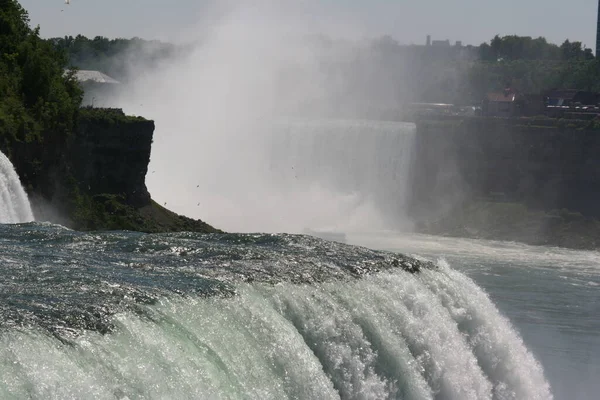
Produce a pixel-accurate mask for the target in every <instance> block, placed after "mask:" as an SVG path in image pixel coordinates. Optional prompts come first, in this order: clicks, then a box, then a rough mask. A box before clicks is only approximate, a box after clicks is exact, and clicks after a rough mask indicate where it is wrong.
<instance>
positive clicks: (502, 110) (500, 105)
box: [483, 89, 521, 117]
mask: <svg viewBox="0 0 600 400" xmlns="http://www.w3.org/2000/svg"><path fill="white" fill-rule="evenodd" d="M520 108H521V107H520V102H519V96H518V94H517V93H516V92H514V91H513V90H511V89H504V90H503V91H502V92H495V93H488V94H487V96H486V98H485V100H484V102H483V113H484V114H485V115H489V116H491V117H513V116H515V115H518V114H519V110H520Z"/></svg>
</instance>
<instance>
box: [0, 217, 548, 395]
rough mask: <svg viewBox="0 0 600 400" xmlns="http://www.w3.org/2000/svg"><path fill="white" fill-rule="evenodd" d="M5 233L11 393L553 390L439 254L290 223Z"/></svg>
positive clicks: (4, 386)
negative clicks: (229, 228) (206, 231)
mask: <svg viewBox="0 0 600 400" xmlns="http://www.w3.org/2000/svg"><path fill="white" fill-rule="evenodd" d="M0 238H1V239H0V240H1V241H2V243H1V247H0V263H1V265H2V268H3V273H2V274H1V275H0V288H1V290H0V313H1V319H0V321H1V322H0V323H1V328H0V342H1V345H0V398H34V399H64V398H101V399H102V398H105V399H158V398H178V399H180V398H181V399H183V398H190V399H197V398H261V399H282V398H296V399H315V398H343V399H373V398H404V399H434V398H435V399H486V398H489V399H492V398H493V399H512V398H518V399H546V398H550V397H551V395H550V388H549V386H548V383H547V382H546V380H545V378H544V375H543V370H542V367H541V366H540V365H539V364H538V362H537V361H536V360H535V358H534V357H533V355H532V354H531V353H530V352H529V351H528V349H527V346H526V345H525V344H524V343H523V341H522V339H521V338H520V336H519V334H518V333H517V331H515V329H514V328H513V327H512V326H511V323H510V322H509V320H508V319H506V318H505V317H504V316H503V315H502V314H501V313H500V312H499V311H498V310H497V309H496V307H495V306H494V304H493V303H492V301H490V299H489V298H488V296H487V294H486V293H485V292H484V291H483V290H481V289H480V288H479V287H478V286H477V285H476V284H475V283H474V282H473V281H472V280H471V279H469V278H468V277H467V276H465V275H463V274H462V273H460V272H457V271H455V270H453V269H452V268H450V267H448V266H447V265H444V264H443V263H442V264H440V265H439V266H435V265H433V264H427V263H424V264H423V263H418V262H417V261H415V260H412V259H408V258H405V257H402V256H399V255H394V254H392V253H387V252H378V251H372V250H368V249H366V248H361V247H354V246H349V245H344V244H337V243H332V242H326V241H322V240H320V239H315V238H310V237H307V236H290V235H269V234H261V235H242V234H235V235H199V234H188V233H181V234H163V235H146V234H140V233H126V232H112V233H110V232H108V233H76V232H72V231H69V230H66V229H64V228H62V227H59V226H53V225H46V224H25V225H3V226H0ZM415 268H419V269H420V272H417V273H410V272H407V270H414V269H415Z"/></svg>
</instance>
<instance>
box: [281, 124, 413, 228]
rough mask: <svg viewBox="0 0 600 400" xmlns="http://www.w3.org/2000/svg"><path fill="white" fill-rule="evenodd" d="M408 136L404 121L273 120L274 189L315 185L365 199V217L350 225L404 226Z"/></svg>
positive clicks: (410, 140)
mask: <svg viewBox="0 0 600 400" xmlns="http://www.w3.org/2000/svg"><path fill="white" fill-rule="evenodd" d="M414 137H415V126H414V125H413V124H409V123H400V122H385V121H362V120H279V121H278V122H277V123H276V124H275V128H274V131H273V134H272V136H271V146H272V147H271V148H272V152H271V165H270V166H269V170H270V171H271V173H272V175H273V181H274V182H276V186H277V187H279V188H280V190H283V191H286V190H287V191H296V192H298V191H309V190H310V189H311V188H312V187H315V186H319V187H322V188H327V190H329V191H330V192H333V193H338V194H342V195H344V196H346V197H347V198H351V199H353V201H354V203H355V204H356V205H363V206H364V205H368V206H369V207H370V208H371V209H372V211H373V213H372V215H370V216H369V217H370V220H368V221H365V220H363V221H360V224H359V225H358V226H355V227H354V228H356V229H359V230H362V231H364V230H368V229H372V228H391V229H399V228H404V227H407V225H408V224H409V220H408V218H407V206H408V201H409V199H410V178H411V175H410V172H411V163H412V158H411V157H412V154H413V151H414V149H413V146H414ZM315 207H319V204H315ZM352 211H356V210H352ZM350 217H351V215H346V216H344V218H343V219H346V220H347V219H348V218H350ZM339 227H340V228H342V229H348V228H350V229H352V227H348V226H343V225H342V226H339ZM310 228H320V227H319V226H311V227H310ZM330 228H336V227H330Z"/></svg>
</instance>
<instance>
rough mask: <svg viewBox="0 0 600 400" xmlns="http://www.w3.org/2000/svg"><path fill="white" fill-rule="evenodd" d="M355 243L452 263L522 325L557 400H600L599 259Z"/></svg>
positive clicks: (552, 252) (489, 245)
mask: <svg viewBox="0 0 600 400" xmlns="http://www.w3.org/2000/svg"><path fill="white" fill-rule="evenodd" d="M348 239H349V241H350V242H352V243H356V244H362V245H366V246H369V247H372V248H379V249H386V250H391V251H394V252H402V253H406V254H414V255H419V256H421V257H425V258H429V259H432V260H440V259H442V260H445V261H444V262H448V263H449V264H450V265H451V266H452V268H453V269H456V270H458V271H460V272H462V273H464V274H466V275H467V276H469V277H470V278H472V279H473V280H474V281H475V282H477V284H479V285H481V287H482V288H484V289H485V290H486V291H487V292H488V293H489V294H490V297H491V299H492V300H493V301H494V303H495V304H496V305H497V306H498V308H499V309H500V311H501V312H502V313H503V314H504V315H506V316H507V317H508V318H509V319H510V320H511V322H512V323H513V324H514V325H515V326H516V328H517V329H518V331H519V332H520V334H521V335H522V336H523V339H524V340H525V343H526V344H527V347H528V348H529V349H530V350H531V351H532V352H533V353H534V355H535V356H536V358H537V359H538V360H540V361H541V363H542V365H543V366H544V371H545V373H546V377H547V378H548V380H549V382H550V384H551V386H552V390H553V393H554V395H555V398H557V399H573V400H584V399H585V400H591V399H597V398H598V393H600V382H599V381H598V377H599V376H600V290H599V289H600V253H598V252H594V251H576V250H568V249H561V248H556V247H536V246H527V245H523V244H518V243H507V242H491V241H480V240H468V239H455V238H442V237H434V236H427V235H408V234H396V233H390V232H388V233H377V234H356V235H350V236H348Z"/></svg>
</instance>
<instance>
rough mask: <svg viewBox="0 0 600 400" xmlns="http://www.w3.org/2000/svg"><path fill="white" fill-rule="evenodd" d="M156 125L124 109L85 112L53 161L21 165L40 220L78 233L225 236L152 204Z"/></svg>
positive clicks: (23, 161) (24, 161)
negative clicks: (151, 164)
mask: <svg viewBox="0 0 600 400" xmlns="http://www.w3.org/2000/svg"><path fill="white" fill-rule="evenodd" d="M153 133H154V122H153V121H150V120H146V119H144V118H141V117H131V116H127V115H125V114H124V113H123V111H122V110H120V109H101V108H82V109H80V111H79V114H78V117H77V121H76V124H75V129H74V132H73V133H72V134H71V135H70V136H69V137H68V138H67V140H66V141H65V142H64V143H63V145H62V146H60V148H58V149H52V148H51V146H49V148H48V149H47V151H48V153H49V154H54V155H55V157H54V158H53V159H50V160H48V159H46V160H44V162H43V165H44V168H43V169H37V170H34V171H33V172H31V171H32V168H31V166H28V165H27V164H29V163H30V162H33V163H35V162H36V161H35V160H31V159H29V162H28V161H27V158H24V159H20V160H15V166H16V168H17V171H18V172H19V170H23V171H30V173H29V174H23V175H22V177H21V179H22V181H23V183H24V185H25V187H26V189H27V191H28V192H29V197H30V200H31V203H32V208H33V212H34V214H35V216H36V219H39V220H45V221H50V222H56V223H60V224H62V225H65V226H67V227H70V228H73V229H77V230H132V231H140V232H173V231H193V232H206V233H211V232H220V231H219V230H217V229H215V228H213V227H212V226H210V225H208V224H206V223H205V222H203V221H200V220H194V219H191V218H187V217H185V216H181V215H177V214H176V213H173V212H171V211H169V210H167V209H166V208H164V207H161V206H160V205H158V204H157V203H156V202H155V201H153V200H152V198H151V196H150V193H148V189H147V187H146V183H145V177H146V173H147V171H148V163H149V162H150V152H151V146H152V137H153Z"/></svg>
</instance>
